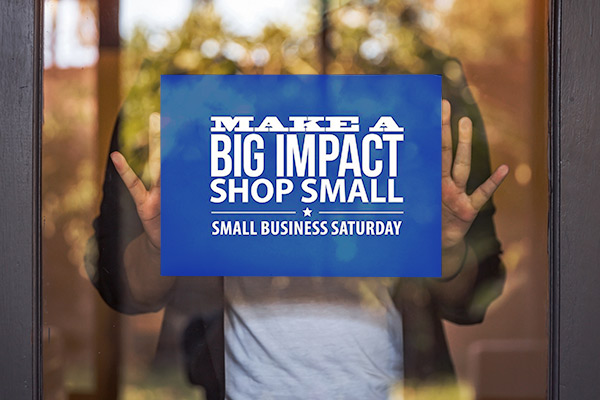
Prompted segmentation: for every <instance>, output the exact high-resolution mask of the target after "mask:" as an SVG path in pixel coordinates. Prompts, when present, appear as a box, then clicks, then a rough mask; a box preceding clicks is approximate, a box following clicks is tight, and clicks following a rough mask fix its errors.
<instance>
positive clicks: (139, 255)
mask: <svg viewBox="0 0 600 400" xmlns="http://www.w3.org/2000/svg"><path fill="white" fill-rule="evenodd" d="M452 101H453V102H455V99H452ZM459 108H460V107H459ZM474 109H475V112H473V111H470V114H471V115H472V116H473V117H474V118H475V124H476V125H482V122H481V118H480V115H479V113H478V111H477V110H476V107H475V108H474ZM453 114H454V115H453ZM456 114H459V115H460V114H462V117H461V118H460V120H459V121H456V120H457V116H456ZM467 115H468V112H466V110H465V109H460V110H459V112H458V113H456V112H454V113H453V112H452V110H451V104H450V102H449V101H447V100H443V101H442V132H441V135H442V163H441V165H442V174H441V176H442V182H441V185H442V205H441V207H442V214H441V215H442V249H441V251H442V276H441V278H439V279H438V278H410V279H407V278H403V279H397V280H394V281H393V285H392V286H390V283H389V280H382V279H379V278H320V279H319V278H283V279H280V278H271V277H269V278H260V277H253V278H244V277H226V278H224V283H216V282H218V281H216V280H215V279H223V278H215V279H213V280H210V279H209V280H207V281H206V282H205V283H206V284H203V283H202V281H201V280H195V281H194V280H193V279H188V278H176V277H169V276H161V275H160V230H161V229H160V172H159V168H160V160H159V157H155V156H154V157H153V156H152V154H157V153H156V152H154V151H153V150H152V148H151V149H150V151H149V153H150V157H149V162H150V164H151V165H150V167H151V168H150V170H151V171H154V174H153V175H154V179H153V183H152V184H151V186H150V187H149V188H147V187H146V186H145V185H144V183H143V182H142V181H141V180H140V179H139V177H138V176H137V174H136V173H135V172H134V171H133V170H132V169H131V168H130V166H129V164H128V162H127V160H126V159H125V157H124V156H123V155H122V154H121V153H120V152H119V151H116V149H117V148H118V145H117V143H118V139H115V137H113V145H112V146H111V150H112V151H111V153H110V158H111V160H112V165H110V164H109V165H108V167H107V176H106V180H105V184H104V199H103V203H102V209H101V214H100V217H99V218H98V219H97V220H96V221H95V228H96V241H97V245H98V254H96V255H95V257H96V258H95V259H94V260H92V261H93V262H94V263H95V264H96V268H97V269H96V274H95V276H94V277H93V279H94V283H95V285H96V286H97V287H98V289H99V291H100V293H101V294H102V296H103V297H104V299H105V300H106V301H107V303H108V304H109V305H111V306H112V307H114V308H116V309H118V310H120V311H122V312H127V313H137V312H146V311H156V310H158V309H160V308H162V307H164V306H166V307H167V308H168V307H169V306H170V304H172V303H174V302H177V298H178V296H179V297H181V296H184V297H185V294H184V293H182V292H183V291H184V290H193V291H198V292H201V291H203V290H206V291H209V292H211V293H212V295H211V296H218V295H219V293H218V292H219V290H222V293H220V294H221V295H222V296H223V301H222V302H217V303H218V304H220V306H217V307H216V308H215V309H213V310H212V311H213V314H215V313H216V314H218V313H221V314H222V315H224V322H223V319H220V318H219V317H215V318H214V319H211V320H212V322H210V323H207V322H206V321H203V322H202V323H201V324H200V326H201V329H199V330H196V331H194V330H192V331H191V333H190V331H189V330H188V331H186V334H185V337H184V338H183V342H184V345H185V346H186V350H185V351H189V349H193V348H194V343H196V342H202V344H203V346H204V347H209V348H208V350H207V349H206V348H205V349H204V350H203V351H201V352H197V353H195V354H185V355H184V356H185V357H186V359H187V369H188V374H189V375H190V379H191V380H192V381H193V382H195V383H198V384H201V385H202V386H204V387H205V388H206V390H207V395H208V398H209V399H210V398H223V397H226V398H234V399H236V398H332V397H333V398H343V399H350V398H369V399H379V398H382V399H383V398H388V395H389V393H390V391H391V390H392V387H393V386H395V385H397V384H400V385H405V386H406V385H414V386H418V385H420V384H423V383H425V384H430V383H440V382H443V383H445V382H447V381H448V379H450V380H452V379H453V374H454V372H453V366H452V362H451V360H450V357H449V353H448V349H447V344H446V339H445V336H444V333H443V328H442V325H441V320H442V319H446V320H449V321H452V322H455V323H459V324H471V323H477V322H481V321H482V320H483V316H484V314H485V311H486V309H487V306H488V305H489V303H490V302H491V301H492V300H493V299H494V298H496V297H497V296H498V295H499V294H500V292H501V290H502V286H503V281H504V273H505V272H504V268H503V266H502V264H501V262H500V260H499V254H500V245H499V243H498V241H497V239H496V236H495V231H494V226H493V222H492V214H493V213H494V208H493V205H492V204H491V201H490V199H491V197H492V194H493V193H494V192H495V190H496V189H497V188H498V186H499V185H500V184H501V183H502V181H503V180H504V178H505V177H506V176H507V174H508V172H509V169H508V167H507V166H506V165H501V166H500V167H498V168H497V169H496V170H495V171H494V172H493V173H491V174H490V169H489V155H488V151H487V143H486V140H485V135H484V133H483V128H482V126H478V127H477V128H478V129H477V130H476V131H477V132H479V134H478V135H477V136H475V137H474V135H473V131H474V123H473V122H472V119H471V118H469V116H467ZM452 126H457V132H456V133H455V136H456V138H455V140H453V135H452V131H453V130H452ZM115 136H116V135H115ZM456 139H457V140H456ZM156 141H157V138H156V137H154V138H151V139H150V147H152V146H154V145H157V142H156ZM453 142H454V143H453ZM453 144H454V146H453ZM453 147H454V149H455V151H453ZM472 148H473V149H474V150H473V156H472ZM115 171H116V172H115ZM116 173H118V176H120V180H118V178H116ZM123 186H124V187H126V190H127V191H128V192H129V194H130V196H131V197H130V198H129V200H128V201H129V202H130V203H131V204H130V206H129V208H128V206H124V205H123V204H127V200H123V196H122V192H123ZM119 187H121V189H120V190H119V189H118V188H119ZM118 193H121V194H118ZM132 205H133V208H131V206H132ZM134 213H135V217H136V218H137V224H134V225H136V226H135V227H133V228H132V227H131V226H129V225H131V224H128V223H126V222H125V223H123V221H119V222H117V220H118V219H119V218H121V219H122V220H126V219H131V218H132V215H131V214H134ZM125 231H126V232H125ZM185 279H187V282H188V283H187V284H186V282H185ZM277 279H279V280H277ZM190 282H200V283H199V284H198V285H199V286H198V287H197V288H195V289H194V287H193V284H192V285H190V284H189V283H190ZM281 282H283V283H284V285H283V286H282V285H280V283H281ZM221 284H222V285H223V286H220V285H221ZM200 285H203V286H202V287H200ZM184 287H187V289H183V288H184ZM365 287H366V288H367V291H369V293H370V294H372V295H373V297H374V298H375V299H376V301H375V302H374V304H375V305H373V306H372V307H365V306H364V302H363V301H361V299H362V300H364V296H363V297H360V296H358V293H359V292H361V291H364V288H365ZM348 288H350V289H348ZM215 293H217V294H216V295H215ZM363 294H364V293H363ZM197 306H198V308H202V307H203V305H202V304H198V305H197ZM215 310H216V311H215ZM166 318H167V316H165V319H166ZM211 323H212V324H213V325H217V326H218V325H219V324H221V328H220V329H216V330H215V329H213V328H211ZM190 326H191V324H190ZM223 330H224V331H223ZM208 331H211V332H212V333H210V334H207V332H208ZM194 332H195V334H196V335H198V336H199V337H197V338H196V337H194V336H193V335H194ZM215 332H216V333H215ZM190 334H191V336H190ZM200 336H202V337H200ZM219 336H221V337H219ZM223 336H224V338H225V341H224V349H223V343H222V340H223V338H222V337H223ZM211 337H212V339H211ZM213 342H214V343H216V344H214V345H213V344H211V343H213ZM186 343H187V345H186ZM190 343H191V347H190ZM196 348H197V347H196ZM219 352H222V353H223V354H224V355H222V357H223V358H222V359H221V356H220V355H219ZM194 358H197V359H194ZM207 365H208V367H207ZM211 365H212V368H211ZM448 398H450V397H448Z"/></svg>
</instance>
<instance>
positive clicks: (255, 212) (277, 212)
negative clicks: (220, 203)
mask: <svg viewBox="0 0 600 400" xmlns="http://www.w3.org/2000/svg"><path fill="white" fill-rule="evenodd" d="M210 213H211V214H296V211H211V212H210Z"/></svg>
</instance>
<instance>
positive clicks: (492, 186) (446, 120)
mask: <svg viewBox="0 0 600 400" xmlns="http://www.w3.org/2000/svg"><path fill="white" fill-rule="evenodd" d="M450 115H451V110H450V103H449V102H448V100H442V250H446V249H451V248H452V247H454V246H457V245H459V244H461V243H462V241H463V239H464V237H465V235H466V233H467V231H468V230H469V228H470V227H471V224H472V223H473V220H475V217H476V216H477V213H478V212H479V210H480V209H481V207H483V205H484V204H485V203H486V202H487V201H488V200H489V199H490V197H492V194H493V193H494V192H495V191H496V189H498V186H500V184H501V183H502V181H503V180H504V178H506V176H507V175H508V166H507V165H504V164H503V165H501V166H499V167H498V168H497V169H496V171H494V173H493V174H492V175H491V176H490V177H489V178H488V179H487V180H486V181H485V182H483V183H482V184H481V185H480V186H479V187H478V188H477V189H475V191H474V192H473V193H472V194H471V195H468V194H467V192H466V187H467V180H468V179H469V174H470V172H471V142H472V136H473V124H472V122H471V120H470V119H469V118H468V117H463V118H461V119H460V121H459V122H458V147H457V149H456V157H455V159H454V163H453V162H452V135H451V130H450Z"/></svg>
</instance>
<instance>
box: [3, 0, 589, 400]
mask: <svg viewBox="0 0 600 400" xmlns="http://www.w3.org/2000/svg"><path fill="white" fill-rule="evenodd" d="M549 6H550V8H549V10H550V17H549V53H548V57H549V66H550V74H549V78H550V79H549V94H550V98H549V100H550V101H549V107H550V110H549V111H550V120H549V132H550V140H549V152H548V160H549V182H550V195H549V202H550V213H549V217H548V221H549V236H548V248H549V255H550V266H549V267H550V280H549V309H548V313H549V325H548V330H549V357H548V371H549V373H548V398H549V399H552V400H555V399H560V398H562V399H573V400H579V399H588V398H595V397H596V396H597V394H598V393H600V380H599V379H597V370H598V363H599V360H598V358H597V357H598V354H600V341H598V340H597V332H598V331H600V314H599V313H596V312H595V310H596V308H600V290H598V284H600V272H599V271H598V266H597V265H596V264H597V263H596V259H597V258H600V246H599V245H598V239H600V207H594V206H595V205H596V203H598V201H597V199H598V198H600V186H599V185H594V183H595V179H594V178H595V177H596V176H595V175H597V174H596V172H600V171H596V170H595V166H596V159H595V157H594V156H595V155H596V152H595V151H596V150H597V151H598V153H600V139H597V137H598V135H595V134H594V133H595V132H594V127H595V126H600V113H598V112H596V109H595V108H594V106H595V105H596V104H595V102H594V100H595V97H594V95H595V93H600V75H598V74H597V71H598V70H600V41H598V40H594V36H596V37H597V36H598V35H599V34H600V27H597V26H595V25H594V23H595V21H596V20H600V3H598V2H597V0H579V1H576V2H563V1H562V0H550V2H549ZM42 12H43V0H6V1H5V2H3V6H2V7H1V8H0V37H1V38H2V40H1V41H0V45H1V49H0V51H1V53H0V54H1V55H2V57H1V58H0V70H1V71H2V74H0V93H1V95H0V109H1V110H2V113H1V114H0V127H1V128H0V204H1V207H0V315H1V316H2V323H1V324H0V343H1V346H2V356H1V357H0V370H1V371H2V374H0V398H2V399H40V398H42V373H41V367H42V362H41V361H42V358H41V350H42V343H41V327H42V324H41V313H42V306H41V299H42V294H41V224H42V220H41V186H40V185H41V170H40V161H41V124H42V72H43V63H42V55H43V48H42V43H43V42H42V32H43V29H42V18H41V17H42V15H43V14H42ZM596 108H597V107H596ZM582 150H585V151H582Z"/></svg>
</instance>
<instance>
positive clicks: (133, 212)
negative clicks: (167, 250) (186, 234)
mask: <svg viewBox="0 0 600 400" xmlns="http://www.w3.org/2000/svg"><path fill="white" fill-rule="evenodd" d="M151 139H152V138H151ZM156 140H157V139H156V138H155V140H154V143H155V142H156ZM150 147H152V146H150ZM118 150H119V123H118V122H117V124H116V125H115V129H114V132H113V137H112V141H111V146H110V151H111V152H112V153H111V154H113V155H112V156H111V159H114V160H116V163H115V161H113V162H111V160H109V161H108V163H107V166H106V173H105V179H104V186H103V198H102V204H101V207H100V215H99V216H98V217H97V218H96V220H95V221H94V230H95V234H94V236H93V237H92V238H91V239H90V241H89V243H88V250H87V254H86V267H87V270H88V274H89V275H90V277H91V280H92V283H93V284H94V286H95V287H96V288H97V289H98V292H99V293H100V295H101V296H102V297H103V299H104V300H105V301H106V303H107V304H108V305H110V306H111V307H112V308H114V309H116V310H118V311H120V312H124V313H141V312H150V311H157V310H159V309H160V308H162V307H163V306H164V305H165V304H166V302H167V300H168V298H169V296H170V293H171V291H172V287H173V285H174V278H172V277H161V276H160V250H159V249H158V246H160V186H159V185H158V187H157V185H156V184H155V185H153V186H152V187H151V189H150V190H149V191H147V190H146V188H145V186H144V185H143V183H142V182H141V181H140V180H139V179H138V178H137V175H136V174H135V173H134V172H133V170H131V168H130V167H129V166H128V165H127V162H126V161H125V159H124V158H123V156H121V155H120V153H114V152H115V151H118ZM150 154H152V151H150ZM119 161H121V163H120V162H119ZM151 161H152V162H153V163H156V157H155V159H154V160H152V159H151ZM117 165H119V169H120V170H121V172H128V173H127V174H125V177H126V178H127V180H123V179H125V178H123V179H122V178H121V177H120V172H118V170H117V168H116V166H117ZM159 165H160V164H159ZM134 177H135V180H136V181H135V182H136V183H135V185H133V188H132V187H131V186H132V185H131V183H132V178H134ZM125 182H128V183H129V185H127V184H126V183H125ZM132 190H133V192H134V193H136V195H137V196H138V197H139V195H141V194H142V193H144V194H147V195H148V197H146V196H144V198H143V199H141V200H142V201H141V203H140V201H139V200H140V199H138V200H135V198H134V197H133V196H132ZM142 191H143V192H142ZM150 194H152V195H150ZM147 200H151V201H147ZM138 204H145V206H143V207H142V208H141V210H142V212H143V213H142V214H140V207H139V205H138ZM149 215H153V216H154V217H155V218H151V219H150V221H148V216H149ZM149 222H150V224H149ZM152 222H154V224H152ZM148 229H149V230H148ZM148 232H150V233H151V234H152V236H153V240H154V242H152V240H150V236H149V234H148ZM153 243H154V244H153Z"/></svg>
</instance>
